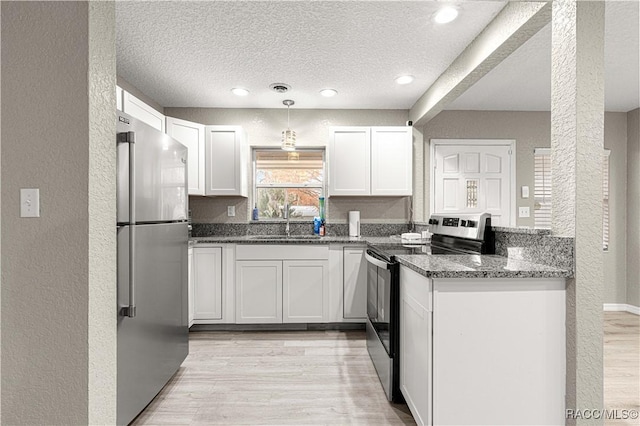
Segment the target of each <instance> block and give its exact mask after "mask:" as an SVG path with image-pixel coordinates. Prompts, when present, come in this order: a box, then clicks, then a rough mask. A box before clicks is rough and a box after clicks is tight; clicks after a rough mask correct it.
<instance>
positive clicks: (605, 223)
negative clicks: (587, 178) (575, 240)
mask: <svg viewBox="0 0 640 426" xmlns="http://www.w3.org/2000/svg"><path fill="white" fill-rule="evenodd" d="M610 154H611V151H610V150H608V149H605V151H604V159H603V162H602V248H603V250H609V155H610Z"/></svg>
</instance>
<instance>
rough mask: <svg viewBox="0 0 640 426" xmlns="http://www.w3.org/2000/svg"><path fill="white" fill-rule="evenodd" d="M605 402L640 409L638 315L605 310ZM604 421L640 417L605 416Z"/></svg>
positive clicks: (628, 422) (610, 422)
mask: <svg viewBox="0 0 640 426" xmlns="http://www.w3.org/2000/svg"><path fill="white" fill-rule="evenodd" d="M604 318H605V321H604V322H605V324H604V403H605V407H606V408H607V409H610V410H618V411H619V412H620V413H619V414H620V416H622V412H621V410H625V409H626V410H636V412H640V316H638V315H634V314H630V313H628V312H605V313H604ZM605 424H606V425H636V426H637V425H640V420H639V419H626V420H623V419H619V420H607V421H606V422H605Z"/></svg>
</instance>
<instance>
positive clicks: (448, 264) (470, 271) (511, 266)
mask: <svg viewBox="0 0 640 426" xmlns="http://www.w3.org/2000/svg"><path fill="white" fill-rule="evenodd" d="M396 258H397V259H398V261H399V262H400V264H401V265H405V266H407V267H408V268H410V269H412V270H414V271H416V272H417V273H419V274H421V275H424V276H425V277H429V278H569V277H571V276H572V275H573V274H572V272H571V271H568V270H564V269H558V268H554V267H551V266H546V265H540V264H538V263H531V262H526V261H524V260H517V259H511V258H507V257H502V256H496V255H486V254H485V255H400V256H396Z"/></svg>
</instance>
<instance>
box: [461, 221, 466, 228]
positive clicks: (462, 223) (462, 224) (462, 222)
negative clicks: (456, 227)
mask: <svg viewBox="0 0 640 426" xmlns="http://www.w3.org/2000/svg"><path fill="white" fill-rule="evenodd" d="M460 226H462V227H463V228H466V227H467V221H466V220H461V221H460Z"/></svg>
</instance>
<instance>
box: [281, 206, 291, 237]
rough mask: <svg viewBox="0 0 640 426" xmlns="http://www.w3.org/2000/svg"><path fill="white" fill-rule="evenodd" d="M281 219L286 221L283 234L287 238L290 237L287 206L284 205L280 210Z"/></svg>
mask: <svg viewBox="0 0 640 426" xmlns="http://www.w3.org/2000/svg"><path fill="white" fill-rule="evenodd" d="M282 217H283V218H284V219H285V220H286V221H287V226H286V227H285V229H284V232H285V233H286V234H287V237H290V236H291V230H290V228H289V204H288V203H285V205H284V208H283V209H282Z"/></svg>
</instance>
